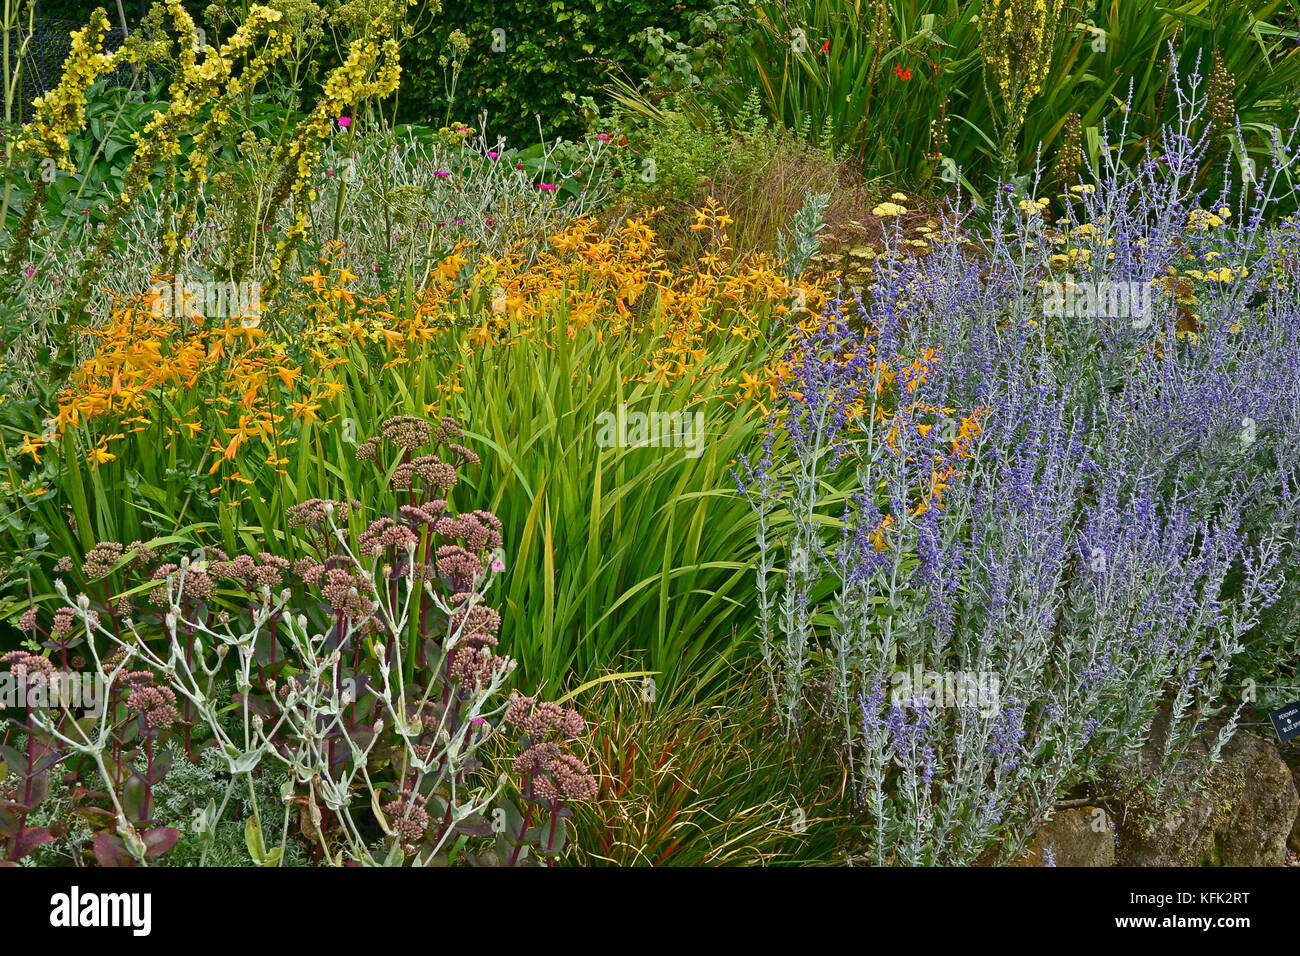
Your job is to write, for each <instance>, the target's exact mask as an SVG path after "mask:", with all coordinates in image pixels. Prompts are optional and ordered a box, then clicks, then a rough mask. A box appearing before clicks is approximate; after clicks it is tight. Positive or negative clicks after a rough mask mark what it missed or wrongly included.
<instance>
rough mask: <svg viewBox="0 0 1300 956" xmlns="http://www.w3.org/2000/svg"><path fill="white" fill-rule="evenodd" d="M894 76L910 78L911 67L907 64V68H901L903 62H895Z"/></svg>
mask: <svg viewBox="0 0 1300 956" xmlns="http://www.w3.org/2000/svg"><path fill="white" fill-rule="evenodd" d="M894 76H896V77H898V78H899V79H900V80H904V81H906V80H910V79H911V78H912V68H911V67H910V66H909V67H908V68H907V69H903V64H901V63H895V64H894Z"/></svg>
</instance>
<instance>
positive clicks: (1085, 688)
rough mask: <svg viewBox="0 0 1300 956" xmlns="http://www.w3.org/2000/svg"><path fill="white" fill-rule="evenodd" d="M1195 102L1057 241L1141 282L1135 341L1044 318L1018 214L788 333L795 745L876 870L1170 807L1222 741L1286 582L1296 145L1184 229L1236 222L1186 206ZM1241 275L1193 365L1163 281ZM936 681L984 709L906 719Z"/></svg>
mask: <svg viewBox="0 0 1300 956" xmlns="http://www.w3.org/2000/svg"><path fill="white" fill-rule="evenodd" d="M1194 91H1195V84H1193V93H1192V94H1187V93H1185V92H1184V91H1183V90H1182V89H1181V87H1179V88H1178V93H1177V95H1178V96H1180V97H1181V98H1182V100H1181V102H1182V103H1183V107H1184V115H1185V116H1186V117H1187V119H1186V120H1185V122H1184V124H1183V125H1182V126H1180V127H1179V128H1175V129H1171V130H1166V131H1165V133H1164V136H1163V137H1160V138H1158V139H1156V140H1154V141H1153V142H1160V143H1161V144H1162V148H1163V152H1162V153H1160V154H1152V155H1150V156H1149V157H1148V160H1147V161H1146V162H1145V163H1143V164H1142V165H1140V166H1139V167H1137V168H1134V169H1130V168H1125V167H1123V166H1121V165H1120V164H1119V162H1118V160H1116V159H1115V158H1114V157H1113V155H1112V154H1111V153H1110V152H1108V151H1106V150H1105V149H1104V148H1103V151H1102V155H1103V156H1105V157H1107V159H1106V163H1105V165H1104V167H1103V168H1101V169H1098V170H1092V173H1093V177H1094V178H1095V180H1096V190H1095V192H1091V191H1089V190H1082V191H1081V195H1078V194H1076V199H1075V200H1074V201H1072V202H1070V203H1069V204H1067V205H1066V206H1065V212H1064V214H1063V216H1062V220H1061V221H1058V222H1057V223H1056V230H1055V231H1056V232H1057V233H1058V234H1062V233H1063V232H1064V231H1065V227H1074V226H1078V225H1080V224H1082V223H1085V222H1086V223H1092V224H1093V226H1092V229H1091V235H1088V233H1089V231H1090V230H1089V229H1086V228H1085V229H1083V230H1077V231H1075V234H1076V236H1077V237H1078V239H1077V240H1076V242H1077V246H1082V247H1083V248H1085V249H1087V250H1088V254H1086V255H1076V257H1075V261H1074V262H1073V263H1071V265H1073V267H1074V268H1075V275H1074V280H1073V281H1077V282H1080V283H1082V282H1101V281H1115V282H1122V283H1141V284H1145V285H1147V286H1149V287H1151V288H1152V289H1153V294H1152V295H1151V296H1150V298H1149V301H1150V312H1149V314H1143V315H1139V316H1128V315H1126V316H1122V317H1116V316H1111V315H1096V314H1086V315H1081V314H1052V313H1051V312H1050V311H1049V310H1046V309H1045V307H1044V301H1045V300H1044V296H1045V291H1044V289H1043V287H1042V285H1041V283H1042V282H1043V281H1044V277H1052V278H1055V277H1058V276H1060V273H1061V266H1062V263H1061V262H1060V261H1059V260H1057V259H1054V258H1053V257H1054V256H1062V257H1064V256H1063V252H1062V250H1063V249H1064V248H1065V246H1064V244H1063V243H1058V242H1056V241H1054V240H1053V238H1052V233H1053V231H1054V230H1049V229H1046V228H1044V227H1043V223H1041V222H1039V221H1035V220H1034V217H1035V216H1040V215H1041V213H1038V212H1034V211H1032V210H1027V209H1025V208H1024V207H1023V206H1021V205H1020V204H1019V203H1017V202H1015V201H1014V197H1008V198H1007V199H1005V200H1004V201H1002V202H1000V203H998V204H997V205H996V206H995V208H994V210H993V213H992V222H991V224H990V229H991V232H992V240H991V242H990V243H989V245H988V247H987V248H986V249H983V250H981V251H980V252H979V253H977V254H973V253H972V252H970V251H969V247H968V246H967V245H966V244H963V243H959V242H956V241H949V242H946V243H945V242H943V241H941V240H938V241H933V242H932V245H933V246H934V252H933V254H932V255H931V256H929V257H927V258H925V259H921V260H914V259H897V260H890V259H885V260H884V262H883V263H882V264H881V266H880V271H879V274H878V278H877V281H876V283H875V285H874V286H873V287H872V288H871V289H869V290H867V294H866V295H865V296H863V297H860V298H859V297H853V298H846V299H837V300H834V301H832V302H831V303H830V306H829V307H828V311H827V315H826V317H825V322H824V324H823V327H822V328H821V329H819V330H817V331H815V332H812V333H801V332H797V333H796V342H795V344H794V348H793V350H792V353H791V356H790V361H791V375H790V376H789V378H788V379H787V380H786V382H785V386H786V392H785V395H784V397H783V399H782V401H781V402H780V403H779V406H781V407H782V410H783V411H784V413H785V414H784V415H783V416H782V417H781V418H780V419H779V420H778V421H779V424H777V425H774V426H773V428H772V429H771V430H770V432H769V435H768V438H767V440H766V442H765V444H764V446H763V449H762V451H761V453H760V455H759V456H758V457H757V459H755V460H753V461H750V460H742V462H741V467H740V469H739V470H738V474H737V477H738V480H739V481H740V484H741V488H742V491H744V493H745V494H746V495H747V497H748V498H749V500H750V501H751V503H752V505H753V506H754V508H755V510H756V512H757V514H758V519H759V520H758V544H759V548H760V559H759V567H758V580H757V589H758V611H759V621H758V624H759V638H760V642H761V646H762V652H763V657H764V661H765V662H766V664H767V666H768V671H769V681H770V689H771V691H772V693H773V696H774V700H775V702H776V705H777V709H778V712H779V715H780V719H781V722H782V726H783V728H784V730H785V732H786V733H787V734H790V735H802V734H818V735H830V736H831V739H832V740H833V741H834V742H835V744H836V746H837V747H838V750H839V752H840V754H841V756H842V759H843V760H844V762H845V765H846V767H847V769H848V770H849V772H850V774H851V777H852V780H853V782H854V786H855V791H856V795H857V798H858V801H859V804H860V807H861V809H862V812H863V814H864V822H865V826H864V827H863V830H862V833H861V839H862V841H863V843H864V844H865V846H864V847H862V850H863V852H864V853H865V855H866V856H867V858H869V859H870V860H871V861H872V862H874V863H876V864H889V863H901V864H952V863H966V862H970V861H972V860H974V859H976V858H978V857H979V856H980V855H981V854H982V853H984V852H985V851H986V850H988V849H990V848H997V850H998V854H999V858H1000V859H1003V860H1009V859H1014V858H1015V857H1017V856H1018V855H1019V854H1020V853H1021V852H1022V851H1023V849H1024V847H1025V845H1026V843H1027V840H1028V838H1029V836H1030V835H1031V833H1032V831H1033V829H1034V827H1035V826H1036V825H1037V823H1038V822H1039V821H1040V820H1041V819H1042V818H1043V817H1044V816H1045V815H1046V814H1047V813H1048V812H1050V810H1051V809H1052V807H1053V805H1054V803H1055V802H1056V801H1057V800H1058V799H1059V798H1060V796H1061V795H1062V794H1063V793H1064V792H1066V791H1068V790H1069V789H1070V788H1072V787H1073V786H1075V785H1077V784H1079V783H1082V782H1092V783H1094V784H1096V785H1099V786H1102V787H1111V788H1118V789H1120V790H1121V791H1122V790H1123V788H1125V787H1126V786H1131V785H1133V784H1134V782H1135V781H1136V782H1138V783H1142V782H1150V783H1152V784H1153V785H1154V788H1155V789H1157V790H1159V789H1160V787H1161V785H1162V782H1163V781H1165V780H1167V779H1168V775H1169V774H1170V772H1171V771H1173V770H1174V769H1179V770H1180V771H1186V770H1195V769H1196V765H1194V764H1192V763H1191V758H1188V757H1187V756H1186V751H1187V745H1188V743H1189V742H1190V741H1191V740H1192V739H1193V738H1194V737H1196V736H1197V735H1211V739H1210V748H1209V760H1210V761H1213V760H1217V759H1218V755H1219V752H1220V750H1221V748H1222V746H1223V744H1224V743H1226V741H1227V739H1228V737H1229V736H1230V735H1231V734H1232V732H1233V731H1234V729H1235V720H1236V713H1235V712H1234V710H1233V704H1232V702H1231V700H1229V699H1227V698H1225V695H1224V687H1223V681H1224V678H1225V675H1226V674H1227V672H1228V668H1229V667H1230V665H1231V663H1232V660H1233V655H1234V653H1236V652H1237V650H1238V648H1239V646H1240V643H1241V641H1242V640H1243V638H1244V637H1245V636H1246V635H1248V634H1249V633H1251V631H1252V630H1253V629H1254V628H1255V627H1256V626H1257V625H1258V622H1259V620H1260V615H1261V613H1262V612H1263V611H1264V610H1265V609H1267V608H1268V607H1269V606H1270V605H1271V604H1272V603H1273V602H1274V601H1276V600H1277V598H1278V596H1279V594H1280V593H1281V589H1282V587H1283V583H1284V581H1285V579H1286V577H1287V576H1288V575H1289V576H1292V577H1293V576H1294V574H1295V572H1296V570H1297V565H1298V562H1297V551H1296V549H1297V538H1296V528H1297V526H1300V494H1297V491H1298V490H1300V456H1298V455H1297V453H1296V445H1297V441H1296V439H1297V437H1298V436H1300V300H1298V299H1297V295H1296V289H1297V282H1296V280H1297V276H1296V272H1295V268H1294V265H1287V260H1286V257H1285V256H1284V255H1283V250H1284V249H1286V248H1288V247H1290V248H1296V247H1297V245H1296V244H1297V240H1298V238H1300V237H1298V235H1297V233H1298V231H1300V230H1298V229H1297V227H1296V225H1295V223H1294V222H1285V223H1283V224H1281V225H1280V226H1277V227H1272V228H1270V227H1268V226H1266V220H1265V213H1266V211H1267V210H1268V208H1269V206H1270V203H1271V199H1272V195H1273V194H1274V193H1275V192H1276V190H1277V188H1278V185H1279V184H1280V183H1282V182H1285V181H1286V179H1285V177H1286V175H1287V173H1288V172H1289V171H1291V167H1292V165H1293V161H1294V155H1295V154H1294V151H1293V150H1292V148H1291V144H1290V143H1289V142H1288V143H1282V142H1281V141H1279V142H1278V143H1277V145H1276V148H1275V167H1276V168H1275V169H1273V170H1272V171H1271V173H1270V174H1269V175H1265V176H1263V177H1261V179H1260V181H1259V182H1257V183H1253V184H1246V186H1245V187H1244V188H1242V189H1241V190H1240V198H1239V199H1238V200H1237V201H1236V202H1235V204H1234V214H1233V215H1232V216H1230V217H1229V216H1220V217H1219V218H1220V220H1221V221H1222V222H1226V225H1221V226H1219V227H1216V228H1214V229H1206V230H1201V229H1199V228H1190V229H1189V222H1192V223H1195V222H1198V221H1199V222H1203V221H1204V219H1203V218H1201V217H1200V216H1199V214H1196V213H1194V210H1196V209H1198V208H1201V204H1202V203H1204V204H1205V206H1207V207H1209V208H1211V209H1215V210H1218V209H1220V208H1222V207H1225V206H1227V205H1228V203H1229V201H1230V200H1229V197H1228V196H1227V195H1224V196H1221V197H1217V199H1216V200H1215V201H1214V202H1212V203H1211V202H1206V199H1205V197H1202V196H1200V195H1198V194H1197V193H1196V192H1195V191H1194V187H1193V185H1192V176H1193V172H1194V170H1195V169H1196V168H1198V158H1199V156H1200V154H1201V150H1202V148H1203V142H1200V141H1197V140H1195V139H1194V138H1193V137H1192V136H1191V135H1190V133H1191V129H1192V128H1193V126H1192V124H1193V123H1194V122H1195V117H1196V115H1197V113H1198V111H1199V108H1200V105H1201V104H1200V102H1199V101H1198V100H1197V99H1196V97H1195V92H1194ZM962 222H963V217H962V216H961V211H960V209H958V210H957V211H956V213H955V217H954V222H953V227H954V229H956V228H958V227H960V226H961V225H962ZM895 238H897V237H895ZM1077 246H1076V247H1077ZM1189 257H1190V258H1189ZM1225 265H1226V266H1231V267H1232V268H1233V269H1234V273H1233V280H1232V281H1229V282H1218V281H1209V280H1206V281H1198V282H1197V285H1196V286H1195V291H1196V293H1197V302H1198V305H1197V308H1198V311H1199V319H1198V329H1197V331H1196V335H1195V336H1187V335H1186V334H1184V335H1182V336H1180V335H1179V331H1180V322H1181V323H1182V326H1181V328H1182V329H1183V331H1184V333H1185V332H1186V331H1187V330H1186V325H1187V316H1186V313H1185V311H1180V309H1181V310H1185V309H1186V303H1179V302H1178V301H1177V295H1178V293H1177V290H1176V289H1174V290H1170V289H1169V288H1168V286H1167V284H1166V279H1167V278H1168V276H1169V272H1168V269H1169V268H1170V267H1172V268H1174V269H1175V271H1177V272H1180V273H1182V272H1185V271H1186V270H1187V269H1189V268H1196V267H1197V266H1199V267H1200V269H1201V270H1205V269H1207V268H1211V267H1213V268H1220V267H1223V266H1225ZM1239 268H1241V269H1244V270H1245V273H1244V275H1243V274H1242V273H1240V272H1238V271H1236V270H1238V269H1239ZM1279 273H1281V274H1279ZM927 349H933V350H934V352H933V353H927V352H926V351H925V350H927ZM890 377H892V384H891V385H890V387H888V388H885V389H884V390H882V391H880V392H879V394H878V390H877V385H878V384H881V383H882V382H884V381H885V380H887V379H888V378H890ZM878 409H879V411H880V412H881V413H882V414H877V412H878ZM976 425H978V427H975V426H976ZM949 468H951V469H953V471H952V472H951V473H949V472H948V471H947V469H949ZM936 482H939V483H941V484H942V485H944V486H946V487H942V488H940V489H939V491H940V493H939V494H938V495H937V496H936V495H933V494H932V492H933V491H934V489H935V488H936ZM882 531H883V535H882ZM927 672H935V673H938V674H973V675H989V677H990V680H989V681H988V682H986V683H985V684H983V685H982V686H990V685H991V684H992V681H993V680H995V681H996V684H995V686H996V688H997V693H996V694H995V695H990V699H985V698H984V697H983V696H977V697H976V698H975V699H972V696H971V694H970V693H969V687H968V692H967V693H966V694H965V695H963V694H961V693H960V691H959V693H957V694H955V695H952V696H951V697H948V696H946V695H939V696H938V697H937V698H936V696H931V694H930V693H929V692H930V686H928V685H927V684H926V683H925V682H924V681H923V682H922V684H921V686H919V687H918V686H916V684H915V682H914V681H913V682H912V686H911V689H910V690H909V691H908V692H907V693H894V691H895V690H896V689H898V688H900V687H906V686H907V685H905V684H896V682H897V681H899V677H898V675H899V674H912V675H915V674H917V673H920V674H922V675H923V674H926V673H927ZM959 686H960V685H959ZM1158 714H1167V715H1168V719H1167V720H1164V719H1163V718H1162V719H1161V720H1160V721H1159V722H1158V723H1155V726H1156V727H1157V728H1158V732H1154V731H1153V730H1152V727H1153V722H1154V721H1155V718H1156V717H1157V715H1158ZM1211 717H1218V718H1220V719H1221V723H1220V724H1218V725H1216V727H1217V729H1216V728H1215V727H1211V726H1210V725H1208V724H1207V719H1208V718H1211ZM1166 724H1167V726H1168V730H1165V729H1164V728H1165V725H1166Z"/></svg>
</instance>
